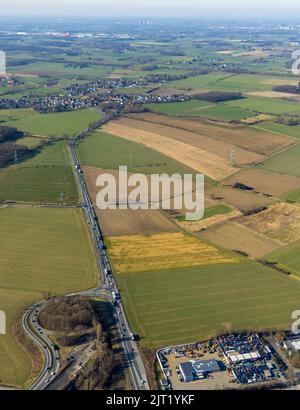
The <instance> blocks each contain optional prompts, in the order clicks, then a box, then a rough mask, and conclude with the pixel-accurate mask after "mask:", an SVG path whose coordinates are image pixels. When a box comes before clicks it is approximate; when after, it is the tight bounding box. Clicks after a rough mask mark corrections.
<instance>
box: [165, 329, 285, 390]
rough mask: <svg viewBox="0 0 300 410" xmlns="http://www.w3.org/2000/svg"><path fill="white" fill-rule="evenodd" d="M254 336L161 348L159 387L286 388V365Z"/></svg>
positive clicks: (266, 344) (220, 338) (198, 388)
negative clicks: (160, 380)
mask: <svg viewBox="0 0 300 410" xmlns="http://www.w3.org/2000/svg"><path fill="white" fill-rule="evenodd" d="M282 356H283V355H281V354H279V353H278V351H277V349H275V348H274V346H273V345H272V344H270V343H269V342H268V341H267V339H265V338H264V337H263V336H261V335H259V334H257V333H251V334H231V335H226V336H219V337H216V338H214V339H211V340H208V341H205V342H200V343H194V344H188V345H180V346H173V347H167V348H164V349H161V350H159V351H158V352H157V359H158V362H159V364H160V366H161V369H162V373H163V375H164V379H165V380H164V381H162V382H161V385H162V386H163V388H165V389H172V390H225V389H226V390H227V389H246V388H249V387H250V386H251V387H252V388H253V387H254V388H255V387H256V388H275V387H281V388H282V387H286V386H287V385H288V375H287V370H288V364H287V363H286V360H285V359H284V358H283V357H282Z"/></svg>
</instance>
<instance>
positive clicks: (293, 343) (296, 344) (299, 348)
mask: <svg viewBox="0 0 300 410" xmlns="http://www.w3.org/2000/svg"><path fill="white" fill-rule="evenodd" d="M283 347H284V348H285V350H286V351H287V353H288V354H289V356H293V355H294V354H300V338H295V339H290V340H284V341H283Z"/></svg>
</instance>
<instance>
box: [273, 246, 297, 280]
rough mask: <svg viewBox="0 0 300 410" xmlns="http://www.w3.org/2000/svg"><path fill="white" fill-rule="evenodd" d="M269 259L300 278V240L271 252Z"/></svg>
mask: <svg viewBox="0 0 300 410" xmlns="http://www.w3.org/2000/svg"><path fill="white" fill-rule="evenodd" d="M267 259H268V260H269V261H271V262H277V263H278V264H279V266H280V267H282V268H283V269H285V270H287V271H288V272H290V273H292V274H294V275H296V276H297V277H298V278H299V279H300V240H299V241H296V242H293V243H291V244H289V245H287V246H285V247H283V248H281V249H279V250H277V251H276V252H273V253H271V254H270V255H268V258H267Z"/></svg>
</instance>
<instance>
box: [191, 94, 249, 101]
mask: <svg viewBox="0 0 300 410" xmlns="http://www.w3.org/2000/svg"><path fill="white" fill-rule="evenodd" d="M193 98H195V99H197V100H203V101H209V102H214V103H217V102H223V101H230V100H239V99H241V98H243V96H242V94H241V93H236V92H227V91H209V92H207V93H201V94H196V95H193Z"/></svg>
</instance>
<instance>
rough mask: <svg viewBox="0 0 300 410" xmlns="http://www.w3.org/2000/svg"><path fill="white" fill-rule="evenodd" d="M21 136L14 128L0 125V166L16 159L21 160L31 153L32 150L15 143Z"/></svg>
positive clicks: (4, 165) (9, 163)
mask: <svg viewBox="0 0 300 410" xmlns="http://www.w3.org/2000/svg"><path fill="white" fill-rule="evenodd" d="M23 136H24V134H23V133H22V132H21V131H18V130H17V129H16V128H11V127H4V126H0V168H3V167H6V166H8V165H11V164H13V163H14V162H15V160H16V159H17V160H18V161H23V160H24V159H25V158H27V157H29V156H30V155H31V154H33V152H34V151H33V150H31V149H29V148H28V147H26V146H25V145H21V144H17V143H16V141H17V140H18V139H19V138H21V137H23Z"/></svg>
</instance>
